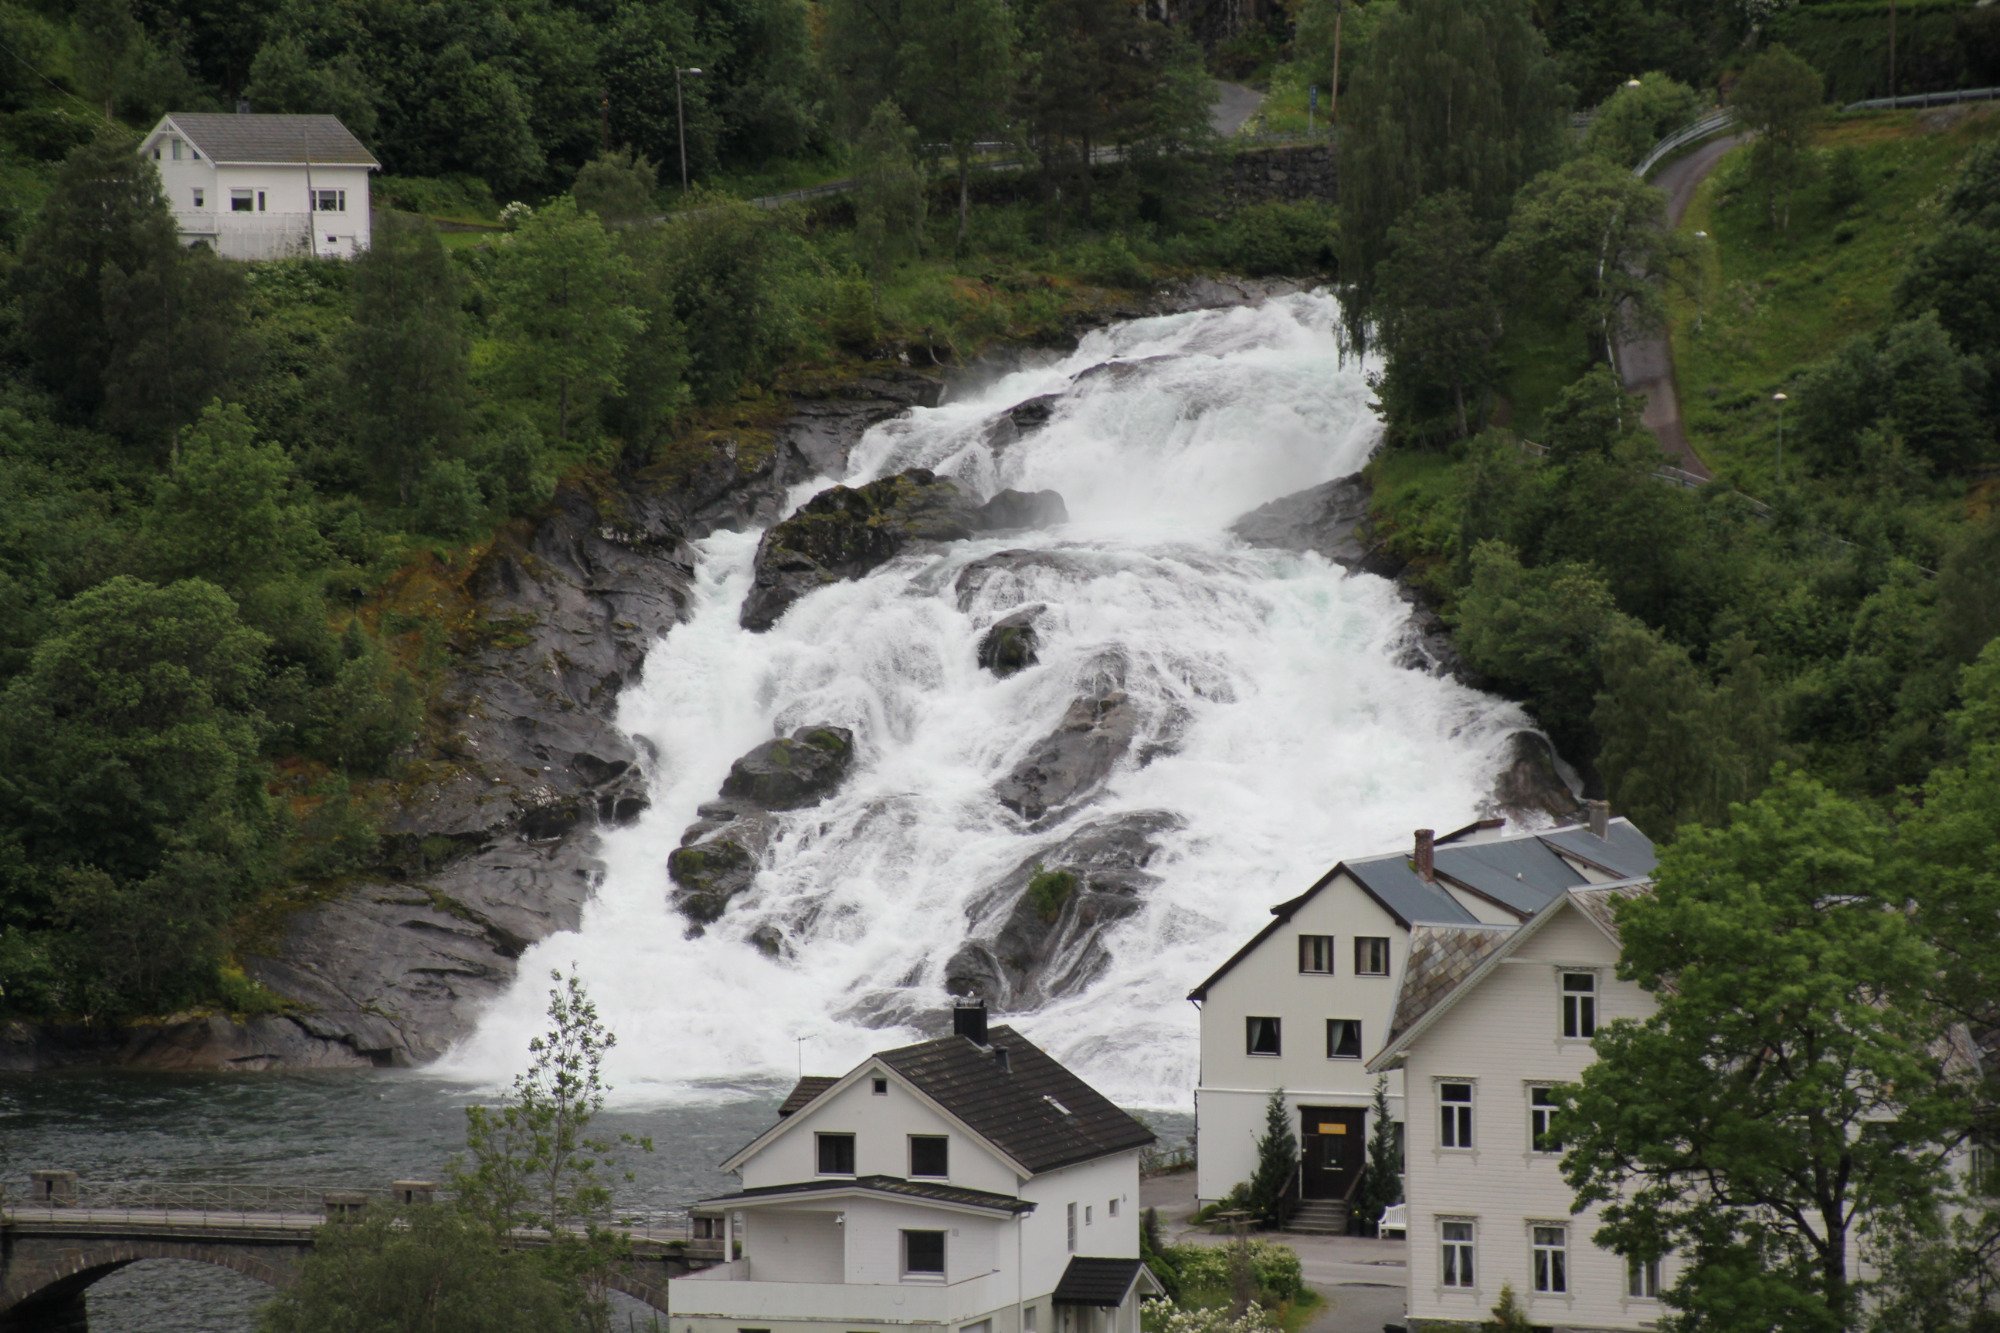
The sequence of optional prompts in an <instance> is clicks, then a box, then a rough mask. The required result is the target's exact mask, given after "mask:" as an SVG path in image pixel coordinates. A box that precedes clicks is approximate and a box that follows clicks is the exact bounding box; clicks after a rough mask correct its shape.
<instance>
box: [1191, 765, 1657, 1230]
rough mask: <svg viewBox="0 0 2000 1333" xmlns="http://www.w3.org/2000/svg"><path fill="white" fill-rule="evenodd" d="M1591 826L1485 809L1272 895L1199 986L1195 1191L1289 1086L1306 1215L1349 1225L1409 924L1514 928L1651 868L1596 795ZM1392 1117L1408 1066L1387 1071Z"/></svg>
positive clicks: (1643, 850)
mask: <svg viewBox="0 0 2000 1333" xmlns="http://www.w3.org/2000/svg"><path fill="white" fill-rule="evenodd" d="M1588 808H1589V811H1590V814H1589V818H1588V820H1587V822H1585V823H1583V824H1577V825H1570V826H1566V827H1562V828H1556V829H1547V830H1542V831H1539V832H1524V833H1513V834H1509V833H1506V832H1504V831H1503V829H1502V827H1501V823H1500V821H1498V820H1484V821H1481V822H1480V823H1477V824H1473V825H1471V826H1469V827H1467V828H1463V829H1460V830H1458V831H1457V832H1456V833H1451V834H1447V835H1446V836H1444V837H1442V838H1434V837H1433V836H1432V834H1431V831H1430V830H1428V829H1420V830H1418V832H1417V835H1416V839H1415V842H1414V844H1413V846H1412V847H1411V849H1410V850H1408V851H1404V852H1397V853H1394V854H1391V855H1386V856H1371V857H1364V858H1360V859H1357V860H1351V861H1342V862H1341V863H1340V864H1339V865H1336V866H1335V867H1334V868H1333V869H1332V870H1329V871H1328V872H1327V873H1326V874H1325V875H1323V876H1322V877H1321V878H1320V879H1319V880H1318V882H1316V883H1315V884H1313V886H1312V887H1311V888H1309V889H1307V890H1306V891H1305V892H1304V893H1302V894H1300V895H1299V896H1297V897H1296V898H1292V899H1290V900H1289V901H1286V902H1282V903H1279V904H1278V905H1277V906H1276V907H1273V908H1272V909H1271V913H1272V919H1271V922H1270V924H1269V925H1267V926H1265V927H1264V929H1263V930H1261V931H1259V932H1258V933H1257V935H1256V936H1255V937H1253V938H1252V939H1251V940H1250V941H1249V942H1248V943H1246V944H1245V945H1244V946H1243V947H1242V948H1240V949H1238V950H1237V951H1236V952H1235V953H1234V954H1233V955H1231V956H1230V958H1229V959H1228V961H1226V962H1224V963H1223V964H1222V966H1221V967H1219V968H1217V969H1216V971H1215V972H1214V974H1213V975H1211V976H1210V977H1209V978H1208V979H1207V980H1206V981H1204V982H1202V983H1201V984H1200V985H1199V986H1197V987H1195V988H1194V990H1193V991H1192V992H1190V994H1189V996H1188V998H1189V999H1191V1000H1193V1001H1194V1002H1195V1003H1196V1004H1197V1005H1199V1006H1200V1008H1201V1074H1200V1084H1199V1086H1198V1087H1197V1088H1196V1090H1195V1134H1196V1143H1197V1147H1198V1152H1197V1155H1196V1160H1197V1179H1196V1192H1197V1193H1198V1194H1199V1196H1200V1197H1201V1199H1202V1200H1203V1201H1204V1202H1208V1201H1212V1200H1216V1199H1220V1198H1222V1197H1224V1196H1225V1195H1227V1194H1228V1192H1229V1191H1230V1189H1231V1188H1232V1187H1233V1186H1235V1185H1236V1184H1238V1183H1239V1182H1242V1181H1245V1180H1248V1179H1249V1178H1250V1176H1251V1174H1252V1172H1253V1171H1254V1170H1255V1169H1256V1163H1257V1152H1256V1144H1257V1139H1258V1137H1259V1136H1260V1135H1261V1134H1262V1133H1263V1132H1264V1121H1265V1106H1266V1103H1267V1102H1268V1100H1269V1099H1270V1096H1271V1093H1272V1092H1273V1091H1275V1090H1278V1089H1282V1090H1283V1091H1284V1094H1285V1102H1286V1106H1287V1112H1288V1115H1289V1116H1290V1117H1292V1124H1293V1126H1294V1127H1295V1128H1296V1130H1297V1132H1298V1135H1299V1146H1300V1159H1301V1165H1300V1179H1299V1194H1300V1197H1301V1199H1302V1201H1303V1206H1302V1208H1301V1211H1300V1214H1299V1226H1300V1227H1301V1229H1323V1230H1335V1231H1337V1230H1340V1229H1342V1228H1343V1227H1344V1226H1345V1224H1346V1212H1347V1202H1348V1200H1350V1199H1351V1198H1352V1196H1353V1193H1354V1190H1355V1189H1356V1187H1357V1186H1358V1184H1359V1182H1360V1173H1361V1170H1362V1168H1363V1166H1364V1164H1365V1161H1366V1143H1367V1137H1368V1135H1369V1134H1370V1133H1371V1132H1372V1128H1373V1127H1372V1126H1371V1125H1370V1124H1369V1122H1368V1107H1369V1106H1370V1104H1371V1102H1372V1100H1373V1096H1374V1088H1375V1075H1374V1074H1372V1073H1371V1072H1369V1069H1368V1062H1369V1061H1370V1060H1371V1059H1373V1058H1374V1056H1375V1055H1376V1054H1377V1052H1379V1051H1380V1050H1381V1049H1382V1043H1383V1040H1384V1038H1385V1037H1386V1036H1387V1034H1388V1032H1389V1024H1390V1015H1391V1013H1392V1011H1393V1010H1394V1007H1395V1002H1396V994H1397V988H1398V986H1399V985H1400V984H1401V982H1402V980H1403V978H1404V975H1405V970H1406V966H1407V959H1408V955H1409V951H1410V941H1411V938H1412V932H1414V931H1417V930H1420V929H1423V928H1425V927H1430V926H1450V927H1462V928H1465V929H1468V930H1470V931H1474V932H1477V931H1480V930H1487V929H1495V930H1506V929H1510V928H1512V927H1514V926H1516V925H1519V924H1520V923H1521V922H1523V921H1525V920H1527V919H1529V918H1530V917H1532V916H1533V915H1534V914H1535V913H1536V912H1538V911H1540V910H1541V909H1542V908H1543V907H1545V906H1547V905H1548V904H1549V903H1551V902H1553V901H1555V900H1556V899H1558V898H1560V897H1561V896H1562V895H1563V894H1564V893H1566V892H1567V891H1568V890H1570V889H1572V888H1576V887H1580V886H1584V885H1589V884H1598V883H1611V882H1617V881H1623V880H1627V879H1630V878H1633V877H1635V876H1643V875H1646V874H1649V873H1651V871H1652V869H1653V865H1654V860H1655V858H1654V853H1653V844H1652V842H1651V841H1650V840H1649V839H1648V838H1647V837H1646V835H1645V834H1643V833H1641V832H1640V831H1639V830H1638V829H1637V828H1635V827H1633V825H1632V824H1631V822H1630V821H1629V820H1625V819H1614V818H1612V817H1611V816H1610V812H1609V810H1608V809H1607V808H1606V807H1605V806H1604V804H1603V803H1602V802H1592V803H1591V804H1590V805H1589V807H1588ZM1388 1092H1389V1107H1390V1117H1391V1118H1392V1119H1394V1120H1398V1121H1400V1120H1401V1119H1402V1118H1403V1079H1402V1076H1401V1075H1400V1074H1399V1073H1396V1072H1391V1073H1390V1074H1389V1076H1388Z"/></svg>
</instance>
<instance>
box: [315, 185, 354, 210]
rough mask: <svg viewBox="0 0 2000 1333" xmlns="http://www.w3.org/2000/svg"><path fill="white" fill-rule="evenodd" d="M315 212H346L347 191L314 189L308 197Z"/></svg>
mask: <svg viewBox="0 0 2000 1333" xmlns="http://www.w3.org/2000/svg"><path fill="white" fill-rule="evenodd" d="M307 202H308V203H310V204H311V205H312V209H313V212H315V213H345V212H346V211H347V191H345V190H314V191H313V192H312V194H311V195H310V196H309V198H308V199H307Z"/></svg>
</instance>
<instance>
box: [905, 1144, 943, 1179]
mask: <svg viewBox="0 0 2000 1333" xmlns="http://www.w3.org/2000/svg"><path fill="white" fill-rule="evenodd" d="M910 1175H911V1177H912V1178H916V1177H920V1176H921V1177H927V1178H929V1179H932V1180H943V1179H945V1178H946V1177H948V1176H949V1175H951V1140H950V1139H948V1138H946V1137H945V1136H944V1135H942V1134H912V1135H910Z"/></svg>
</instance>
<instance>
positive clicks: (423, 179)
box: [375, 176, 500, 218]
mask: <svg viewBox="0 0 2000 1333" xmlns="http://www.w3.org/2000/svg"><path fill="white" fill-rule="evenodd" d="M375 205H376V207H378V208H400V209H402V210H403V211H404V212H406V213H423V214H426V215H428V216H430V217H476V218H490V217H494V216H496V215H497V214H498V213H499V211H500V206H499V204H498V203H496V202H495V201H494V198H493V190H492V187H490V186H488V185H487V183H486V182H485V181H483V180H480V179H479V178H478V177H477V176H381V177H378V178H377V179H376V181H375Z"/></svg>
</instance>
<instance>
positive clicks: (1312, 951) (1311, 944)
mask: <svg viewBox="0 0 2000 1333" xmlns="http://www.w3.org/2000/svg"><path fill="white" fill-rule="evenodd" d="M1299 971H1301V972H1324V973H1327V974H1328V975H1331V974H1332V972H1333V936H1331V935H1301V936H1299Z"/></svg>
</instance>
